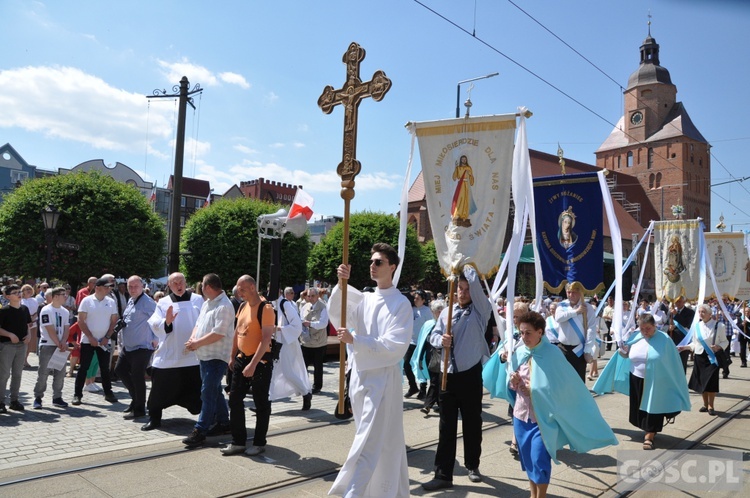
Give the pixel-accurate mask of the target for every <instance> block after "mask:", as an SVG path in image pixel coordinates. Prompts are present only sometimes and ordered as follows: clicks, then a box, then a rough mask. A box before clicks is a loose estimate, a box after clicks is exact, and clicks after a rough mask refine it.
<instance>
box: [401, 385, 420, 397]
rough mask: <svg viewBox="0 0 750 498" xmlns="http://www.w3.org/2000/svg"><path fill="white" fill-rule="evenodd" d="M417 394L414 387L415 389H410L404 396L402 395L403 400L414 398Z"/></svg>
mask: <svg viewBox="0 0 750 498" xmlns="http://www.w3.org/2000/svg"><path fill="white" fill-rule="evenodd" d="M418 392H419V388H418V387H416V386H415V387H410V388H409V390H408V391H406V394H404V398H411V397H412V396H414V395H415V394H417V393H418Z"/></svg>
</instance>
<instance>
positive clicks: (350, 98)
mask: <svg viewBox="0 0 750 498" xmlns="http://www.w3.org/2000/svg"><path fill="white" fill-rule="evenodd" d="M364 58H365V49H363V48H362V47H360V46H359V44H357V43H355V42H352V43H351V44H350V45H349V48H348V49H347V51H346V52H345V53H344V57H343V62H344V64H346V82H345V83H344V85H343V86H342V87H341V88H340V89H339V90H334V88H333V87H332V86H330V85H328V86H326V87H325V88H324V89H323V94H322V95H321V96H320V98H319V99H318V106H319V107H320V108H321V109H322V110H323V112H324V113H326V114H330V113H331V112H332V111H333V108H334V107H335V106H337V105H338V104H341V105H342V106H344V146H343V152H342V159H341V162H340V163H339V165H338V168H336V173H337V174H338V175H339V176H340V177H341V198H342V199H344V244H343V258H342V260H343V264H344V265H348V264H349V205H350V203H351V200H352V199H353V198H354V177H355V176H357V175H358V174H359V172H360V170H361V169H362V165H361V164H360V163H359V161H357V109H358V108H359V104H360V102H362V99H366V98H368V97H372V99H373V100H374V101H375V102H379V101H381V100H382V99H383V97H384V96H385V94H386V93H388V90H390V88H391V80H390V79H388V77H387V76H386V75H385V73H384V72H383V71H375V74H373V76H372V79H371V80H370V81H368V82H366V83H363V82H362V80H361V79H360V77H359V65H360V63H361V62H362V60H363V59H364ZM347 283H348V280H342V281H341V325H340V326H341V327H343V328H346V297H347V296H346V295H347V292H346V291H347ZM345 363H346V346H345V345H344V343H341V344H340V345H339V403H338V406H337V408H336V416H337V417H342V418H347V417H348V416H349V415H348V414H347V413H345V407H344V382H345V377H346V372H345V368H344V365H345Z"/></svg>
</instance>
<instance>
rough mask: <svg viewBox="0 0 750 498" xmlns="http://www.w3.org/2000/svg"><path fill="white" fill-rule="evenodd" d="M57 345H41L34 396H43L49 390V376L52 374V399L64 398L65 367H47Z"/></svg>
mask: <svg viewBox="0 0 750 498" xmlns="http://www.w3.org/2000/svg"><path fill="white" fill-rule="evenodd" d="M57 349H58V348H57V346H39V349H37V352H38V353H39V372H38V374H37V378H36V385H35V386H34V397H35V398H40V399H41V398H43V397H44V391H46V390H47V377H49V375H50V374H52V399H57V398H62V390H63V386H64V385H65V367H64V366H63V368H61V369H60V370H50V369H49V368H47V364H48V363H49V360H50V359H51V358H52V355H53V354H55V351H56V350H57Z"/></svg>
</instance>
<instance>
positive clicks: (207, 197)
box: [203, 191, 211, 207]
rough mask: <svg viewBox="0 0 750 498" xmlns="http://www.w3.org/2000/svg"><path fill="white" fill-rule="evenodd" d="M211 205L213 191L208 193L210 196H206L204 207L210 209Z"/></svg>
mask: <svg viewBox="0 0 750 498" xmlns="http://www.w3.org/2000/svg"><path fill="white" fill-rule="evenodd" d="M210 205H211V191H209V192H208V195H207V196H206V201H205V202H204V203H203V207H208V206H210Z"/></svg>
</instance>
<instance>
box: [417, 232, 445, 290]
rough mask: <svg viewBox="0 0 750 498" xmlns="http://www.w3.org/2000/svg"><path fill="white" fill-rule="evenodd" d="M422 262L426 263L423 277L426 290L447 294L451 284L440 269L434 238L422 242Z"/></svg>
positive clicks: (422, 285) (422, 284)
mask: <svg viewBox="0 0 750 498" xmlns="http://www.w3.org/2000/svg"><path fill="white" fill-rule="evenodd" d="M422 263H423V264H424V279H422V282H421V287H422V288H423V289H425V290H431V291H433V292H434V293H435V294H437V293H438V292H442V293H444V294H445V293H446V292H447V289H448V287H449V285H448V283H447V282H448V281H447V280H446V279H445V276H444V275H443V273H442V272H441V271H440V263H439V262H438V257H437V251H436V250H435V241H434V240H429V241H427V242H425V243H424V244H422Z"/></svg>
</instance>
